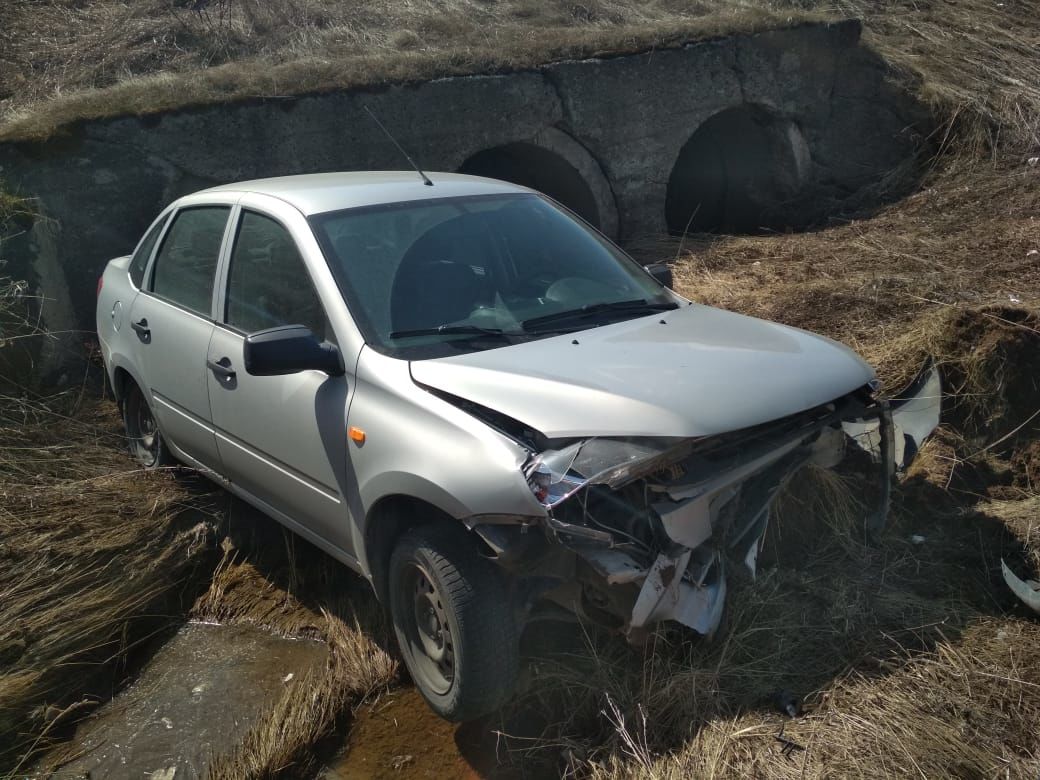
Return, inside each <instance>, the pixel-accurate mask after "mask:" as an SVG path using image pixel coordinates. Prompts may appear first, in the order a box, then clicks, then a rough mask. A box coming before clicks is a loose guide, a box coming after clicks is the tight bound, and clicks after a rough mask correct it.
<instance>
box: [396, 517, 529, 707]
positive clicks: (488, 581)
mask: <svg viewBox="0 0 1040 780" xmlns="http://www.w3.org/2000/svg"><path fill="white" fill-rule="evenodd" d="M389 586H390V587H389V591H390V593H389V595H390V599H389V601H390V614H391V617H392V618H393V623H394V632H395V633H396V634H397V642H398V645H399V646H400V648H401V655H402V656H403V657H404V662H405V665H406V666H407V667H408V671H409V673H410V674H411V676H412V680H413V681H414V682H415V687H416V688H417V689H418V690H419V693H421V694H422V696H423V698H424V699H426V701H427V702H428V703H429V705H430V707H431V708H432V709H433V711H434V712H436V713H437V714H438V715H440V716H441V717H442V718H445V719H447V720H452V721H464V720H472V719H473V718H477V717H480V716H481V715H487V714H488V713H490V712H494V711H495V710H497V709H498V708H499V707H501V706H502V705H503V704H504V703H505V702H506V700H507V699H508V698H509V697H510V696H511V695H512V693H513V689H514V687H515V686H516V677H517V671H518V667H519V654H518V641H517V636H516V623H515V620H514V617H513V610H512V608H511V605H510V601H509V598H508V595H507V592H506V587H505V583H504V581H503V577H502V574H501V573H500V572H499V570H498V569H497V568H496V567H495V565H494V564H493V563H492V562H491V561H489V560H487V559H486V558H483V557H482V556H481V555H480V552H479V550H478V548H477V546H476V544H475V543H474V541H473V539H471V538H470V537H469V536H468V535H467V533H466V531H465V530H463V529H462V528H461V527H456V526H454V525H451V524H449V523H435V524H431V525H424V526H419V527H418V528H415V529H413V530H411V531H409V532H408V533H407V534H405V535H404V536H403V537H402V538H401V540H400V541H399V542H398V543H397V546H396V547H395V548H394V552H393V555H391V557H390V570H389ZM420 616H422V617H423V618H424V624H423V625H420Z"/></svg>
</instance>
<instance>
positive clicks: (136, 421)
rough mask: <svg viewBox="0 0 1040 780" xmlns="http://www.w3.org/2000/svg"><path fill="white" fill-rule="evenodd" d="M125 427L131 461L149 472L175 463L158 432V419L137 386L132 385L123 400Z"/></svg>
mask: <svg viewBox="0 0 1040 780" xmlns="http://www.w3.org/2000/svg"><path fill="white" fill-rule="evenodd" d="M123 427H124V428H125V429H126V443H127V449H128V450H129V451H130V457H131V458H133V459H134V460H136V461H137V462H138V463H139V464H141V466H143V467H144V468H146V469H157V468H160V467H162V466H169V465H170V464H171V463H173V456H172V455H170V451H169V450H168V449H167V448H166V442H165V440H164V439H163V437H162V434H161V433H160V432H159V426H158V424H157V423H156V422H155V415H153V414H152V409H151V407H150V406H148V401H147V399H145V397H144V393H142V392H141V388H139V387H138V386H137V385H136V384H135V383H134V382H130V383H129V386H128V387H127V391H126V398H124V399H123Z"/></svg>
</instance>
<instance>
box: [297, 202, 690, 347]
mask: <svg viewBox="0 0 1040 780" xmlns="http://www.w3.org/2000/svg"><path fill="white" fill-rule="evenodd" d="M310 221H311V225H312V227H313V229H314V232H315V234H316V236H317V238H318V241H319V243H320V244H321V246H322V249H323V251H324V252H325V255H326V257H327V259H328V260H329V264H330V266H331V268H332V271H333V274H334V275H335V276H336V279H337V282H338V283H339V286H340V289H341V292H342V293H343V296H344V298H345V299H346V301H347V304H348V305H349V306H350V309H351V313H352V314H353V315H354V319H355V320H356V321H357V323H358V326H359V327H360V328H361V330H362V333H363V334H364V337H365V340H366V341H367V342H368V343H369V344H370V345H371V346H372V347H374V348H375V349H377V350H379V351H381V352H384V353H386V354H390V355H394V356H395V357H401V358H407V359H422V358H432V357H441V356H445V355H452V354H459V353H461V352H472V351H477V350H482V349H493V348H495V347H502V346H506V345H509V344H511V343H516V342H518V341H525V340H530V339H534V338H544V337H546V336H550V335H554V334H558V333H561V332H569V331H573V330H581V329H584V328H588V327H593V326H595V325H601V324H604V323H608V322H616V321H618V320H620V319H628V318H632V317H638V316H643V315H646V314H649V313H652V312H654V311H660V310H661V309H666V308H675V306H676V304H675V302H674V298H673V297H672V296H671V295H670V293H669V292H668V291H667V290H666V288H664V287H663V286H662V285H661V284H659V283H658V282H657V281H656V280H655V279H653V278H652V277H651V276H650V275H649V274H648V273H646V271H645V270H644V269H643V268H641V267H640V266H639V265H638V264H637V263H635V261H633V260H632V259H631V258H629V257H627V256H626V255H625V254H624V253H622V252H621V251H619V250H618V249H616V248H615V247H614V246H613V245H611V244H610V242H608V241H607V240H605V239H604V238H603V237H601V236H600V235H599V234H597V233H596V232H595V231H594V230H592V229H590V228H589V227H587V226H586V225H585V224H583V223H582V222H581V221H579V220H577V219H576V218H574V217H572V216H570V215H569V214H568V213H566V212H565V211H563V210H561V209H560V208H558V207H557V206H555V205H553V204H552V203H550V202H549V201H548V200H546V199H544V198H542V197H540V196H538V195H535V194H523V193H519V194H516V195H493V196H473V197H462V198H444V199H437V200H427V201H418V202H406V203H395V204H389V205H384V206H378V207H370V208H361V209H347V210H344V211H336V212H329V213H325V214H319V215H316V216H313V217H311V220H310Z"/></svg>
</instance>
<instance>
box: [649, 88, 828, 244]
mask: <svg viewBox="0 0 1040 780" xmlns="http://www.w3.org/2000/svg"><path fill="white" fill-rule="evenodd" d="M808 164H809V152H808V148H807V147H806V145H805V141H804V140H803V139H802V136H801V133H800V132H799V131H798V128H797V127H796V126H795V125H794V123H792V122H790V121H789V120H785V119H781V118H779V117H776V116H774V115H772V114H770V113H769V112H767V111H765V110H764V109H761V108H759V107H757V106H750V105H745V106H738V107H735V108H729V109H726V110H725V111H722V112H720V113H718V114H716V115H715V116H713V117H711V118H710V119H708V120H707V121H705V122H704V123H703V124H702V125H701V126H700V127H699V128H697V131H696V132H695V133H694V134H693V135H692V136H690V139H689V140H688V141H687V142H686V144H685V145H684V146H683V147H682V149H681V150H680V151H679V156H678V158H677V159H676V162H675V166H674V167H673V168H672V173H671V176H670V177H669V179H668V191H667V195H666V201H665V219H666V221H667V223H668V230H669V231H670V232H671V233H673V234H683V233H687V232H691V233H693V232H703V233H761V232H770V231H783V230H785V229H787V228H800V227H804V226H805V224H806V220H805V219H804V217H802V218H800V217H799V215H798V214H797V213H796V212H795V210H794V209H792V208H791V201H792V200H793V199H794V198H795V197H796V196H797V195H798V192H799V190H800V189H801V188H802V185H803V184H804V182H805V177H806V176H807V172H808Z"/></svg>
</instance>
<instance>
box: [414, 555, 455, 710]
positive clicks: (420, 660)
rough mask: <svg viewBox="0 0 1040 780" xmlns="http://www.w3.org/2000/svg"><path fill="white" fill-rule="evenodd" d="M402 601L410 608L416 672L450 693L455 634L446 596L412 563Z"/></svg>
mask: <svg viewBox="0 0 1040 780" xmlns="http://www.w3.org/2000/svg"><path fill="white" fill-rule="evenodd" d="M404 586H405V587H404V588H403V592H402V596H403V597H404V599H406V600H407V602H408V603H407V604H403V605H402V606H405V607H406V609H407V610H408V621H407V622H408V631H407V633H408V642H409V644H410V645H411V649H412V655H413V657H414V659H415V665H416V669H415V672H416V675H417V676H419V677H421V678H422V680H421V682H422V684H424V685H425V686H426V687H428V688H430V689H431V690H433V691H434V692H436V693H438V694H444V693H447V692H448V691H449V690H450V689H451V686H452V684H453V683H454V681H455V637H454V635H453V634H452V631H451V624H450V622H449V621H448V613H447V610H446V609H445V607H444V599H443V597H442V596H441V593H440V591H439V590H438V589H437V586H436V584H435V583H434V581H433V578H432V577H431V576H430V575H429V574H428V573H427V571H426V570H425V569H424V568H423V567H422V566H420V565H419V564H417V563H412V564H410V565H409V567H408V570H407V573H406V576H405V582H404Z"/></svg>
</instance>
